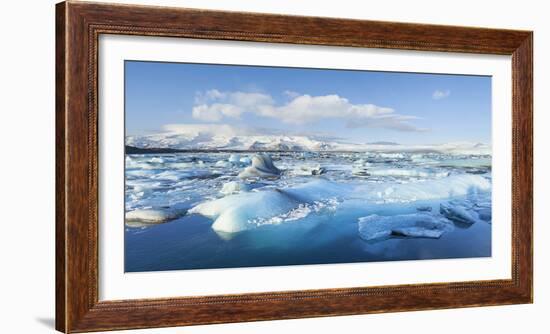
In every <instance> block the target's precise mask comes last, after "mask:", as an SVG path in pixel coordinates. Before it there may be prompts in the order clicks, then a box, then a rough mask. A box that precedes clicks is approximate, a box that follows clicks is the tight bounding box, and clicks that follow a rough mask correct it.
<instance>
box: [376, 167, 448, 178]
mask: <svg viewBox="0 0 550 334" xmlns="http://www.w3.org/2000/svg"><path fill="white" fill-rule="evenodd" d="M368 173H369V174H370V175H373V176H398V177H423V178H427V177H434V178H441V177H446V176H449V172H448V171H442V170H433V169H406V168H384V169H370V170H369V171H368Z"/></svg>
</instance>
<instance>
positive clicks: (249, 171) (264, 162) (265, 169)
mask: <svg viewBox="0 0 550 334" xmlns="http://www.w3.org/2000/svg"><path fill="white" fill-rule="evenodd" d="M280 174H281V171H280V170H279V169H278V168H277V167H275V165H274V164H273V161H272V160H271V157H270V156H269V155H268V154H267V153H259V154H256V155H254V156H253V157H252V165H251V166H248V167H246V168H245V169H244V170H243V171H242V172H241V173H239V177H240V178H241V179H246V178H255V177H265V178H274V177H275V178H276V177H279V175H280Z"/></svg>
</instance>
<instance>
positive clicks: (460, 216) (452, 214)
mask: <svg viewBox="0 0 550 334" xmlns="http://www.w3.org/2000/svg"><path fill="white" fill-rule="evenodd" d="M439 212H440V213H441V214H442V215H444V216H445V217H447V218H449V219H450V220H452V221H454V222H457V223H462V224H467V225H471V224H474V223H476V222H478V221H479V215H478V214H477V212H475V211H473V210H468V209H467V208H466V207H464V206H461V205H459V204H453V203H441V204H440V205H439Z"/></svg>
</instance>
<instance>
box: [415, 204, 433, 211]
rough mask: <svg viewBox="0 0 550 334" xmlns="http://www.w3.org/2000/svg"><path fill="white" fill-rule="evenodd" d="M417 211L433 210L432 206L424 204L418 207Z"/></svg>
mask: <svg viewBox="0 0 550 334" xmlns="http://www.w3.org/2000/svg"><path fill="white" fill-rule="evenodd" d="M416 211H432V207H431V206H427V205H423V206H418V207H416Z"/></svg>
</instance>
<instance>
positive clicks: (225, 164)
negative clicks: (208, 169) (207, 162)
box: [216, 160, 233, 168]
mask: <svg viewBox="0 0 550 334" xmlns="http://www.w3.org/2000/svg"><path fill="white" fill-rule="evenodd" d="M232 166H233V164H232V163H231V162H229V161H225V160H220V161H218V162H216V167H223V168H230V167H232Z"/></svg>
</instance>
